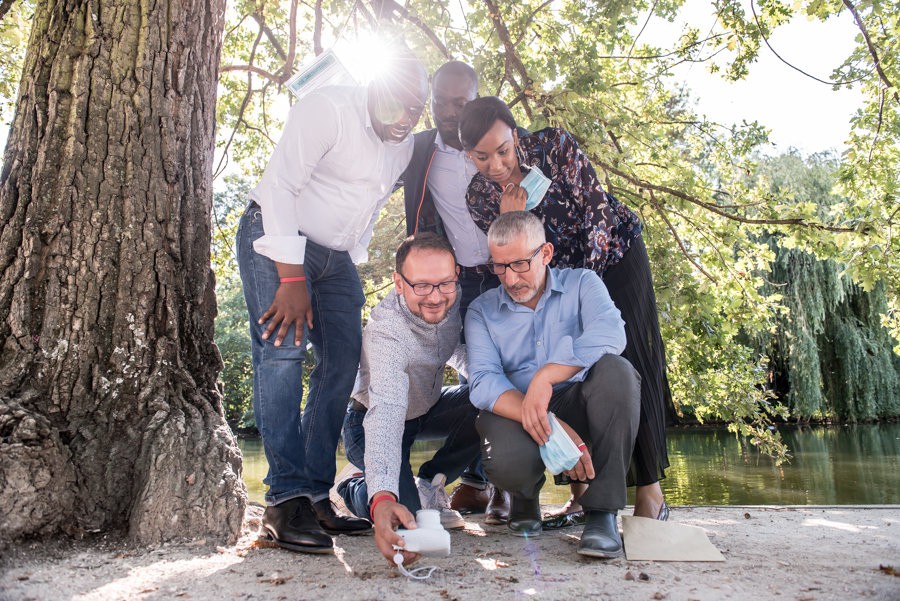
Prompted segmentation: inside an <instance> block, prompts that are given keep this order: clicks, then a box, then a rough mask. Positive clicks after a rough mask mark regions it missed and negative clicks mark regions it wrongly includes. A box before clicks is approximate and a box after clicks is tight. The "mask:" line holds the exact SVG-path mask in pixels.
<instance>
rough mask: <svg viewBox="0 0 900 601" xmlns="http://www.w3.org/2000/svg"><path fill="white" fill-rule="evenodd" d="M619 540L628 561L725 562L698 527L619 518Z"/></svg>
mask: <svg viewBox="0 0 900 601" xmlns="http://www.w3.org/2000/svg"><path fill="white" fill-rule="evenodd" d="M622 538H623V540H624V543H625V557H626V558H627V559H628V560H629V561H636V560H644V561H725V558H724V557H723V556H722V554H721V553H719V550H718V549H716V548H715V547H714V546H713V544H712V543H711V542H709V538H708V537H707V536H706V531H705V530H704V529H703V528H699V527H697V526H687V525H685V524H676V523H674V522H660V521H659V520H654V519H651V518H638V517H633V516H622Z"/></svg>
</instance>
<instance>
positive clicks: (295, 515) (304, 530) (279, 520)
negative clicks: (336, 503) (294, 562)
mask: <svg viewBox="0 0 900 601" xmlns="http://www.w3.org/2000/svg"><path fill="white" fill-rule="evenodd" d="M262 527H263V530H264V531H265V532H266V534H268V535H269V538H271V539H272V540H274V541H275V543H276V544H278V546H280V547H284V548H285V549H290V550H291V551H300V552H301V553H331V551H332V548H333V547H334V541H332V540H331V537H330V536H328V535H327V534H325V532H324V531H323V530H322V528H320V527H319V522H318V520H316V514H315V513H314V512H313V508H312V503H311V502H310V500H309V499H307V498H306V497H297V498H295V499H288V500H287V501H284V502H283V503H279V504H278V505H270V506H269V507H266V511H265V513H263V518H262Z"/></svg>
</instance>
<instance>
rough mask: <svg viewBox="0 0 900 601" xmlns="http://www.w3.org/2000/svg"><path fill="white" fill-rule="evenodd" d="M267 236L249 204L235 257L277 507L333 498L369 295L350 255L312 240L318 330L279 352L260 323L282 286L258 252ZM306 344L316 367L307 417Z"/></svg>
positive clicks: (290, 335) (287, 340) (269, 495)
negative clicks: (363, 310) (330, 492)
mask: <svg viewBox="0 0 900 601" xmlns="http://www.w3.org/2000/svg"><path fill="white" fill-rule="evenodd" d="M263 233H264V232H263V224H262V213H261V212H260V209H259V207H258V206H256V204H255V203H251V205H250V206H249V207H248V208H247V210H246V211H245V212H244V215H243V216H242V217H241V222H240V225H239V227H238V232H237V255H238V267H239V268H240V273H241V280H242V282H243V285H244V299H245V300H246V301H247V311H248V313H249V315H250V345H251V351H252V360H253V412H254V415H255V417H256V427H257V428H258V429H259V433H260V435H261V436H262V442H263V449H264V451H265V453H266V459H267V460H268V462H269V473H268V474H267V475H266V478H265V479H264V480H263V482H264V483H265V484H266V485H267V486H268V487H269V489H268V491H267V492H266V502H267V503H268V504H270V505H276V504H278V503H281V502H282V501H286V500H288V499H293V498H295V497H300V496H305V497H309V498H310V499H311V500H312V501H313V502H317V501H320V500H322V499H325V498H327V497H328V490H329V489H330V488H331V486H332V485H333V483H334V476H335V467H336V466H335V453H336V451H337V444H338V438H339V436H340V433H341V423H342V421H343V418H344V411H345V409H346V407H347V399H348V398H349V397H350V394H351V392H352V391H353V383H354V380H355V378H356V372H357V369H358V367H359V355H360V348H361V346H362V323H361V314H360V309H361V308H362V306H363V303H364V301H365V297H364V296H363V291H362V286H361V285H360V282H359V276H358V275H357V272H356V267H355V266H354V265H353V262H352V261H351V260H350V256H349V254H348V253H347V252H344V251H335V250H331V249H329V248H325V247H323V246H320V245H318V244H316V243H314V242H312V241H311V240H307V243H306V258H305V259H304V263H303V265H304V270H305V272H306V285H307V290H308V292H309V300H310V304H311V305H312V311H313V328H312V329H307V328H304V335H303V343H302V344H301V345H300V346H294V343H293V341H294V328H293V326H291V328H290V329H289V330H288V332H287V335H286V336H285V337H284V340H283V342H282V344H281V346H280V347H276V346H275V345H274V339H275V336H271V337H270V338H269V339H268V340H263V339H262V334H263V332H264V331H265V325H259V324H258V323H257V321H258V320H259V318H260V316H261V315H262V314H263V313H264V312H265V311H266V309H268V308H269V306H270V305H271V304H272V300H273V299H274V298H275V291H276V290H278V286H279V285H280V283H279V279H278V272H277V270H276V268H275V263H274V262H273V261H272V260H271V259H269V258H268V257H265V256H263V255H261V254H259V253H257V252H256V251H255V250H254V249H253V241H254V240H256V239H258V238H259V237H261V236H262V235H263ZM307 341H308V342H310V343H311V344H312V347H313V351H314V352H315V356H316V366H315V368H314V369H313V370H312V373H311V374H310V379H309V395H308V397H307V400H306V408H305V409H304V410H303V412H302V415H301V411H300V403H301V399H302V397H303V384H302V377H303V363H304V359H305V357H306V345H307Z"/></svg>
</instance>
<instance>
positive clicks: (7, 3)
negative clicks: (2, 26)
mask: <svg viewBox="0 0 900 601" xmlns="http://www.w3.org/2000/svg"><path fill="white" fill-rule="evenodd" d="M15 3H16V0H0V21H2V20H3V17H5V16H6V13H8V12H9V9H11V8H12V7H13V4H15Z"/></svg>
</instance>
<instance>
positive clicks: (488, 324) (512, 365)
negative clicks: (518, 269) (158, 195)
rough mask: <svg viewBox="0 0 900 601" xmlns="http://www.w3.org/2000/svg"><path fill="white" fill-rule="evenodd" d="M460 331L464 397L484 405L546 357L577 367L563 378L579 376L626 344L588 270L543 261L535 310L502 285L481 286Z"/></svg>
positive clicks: (524, 384)
mask: <svg viewBox="0 0 900 601" xmlns="http://www.w3.org/2000/svg"><path fill="white" fill-rule="evenodd" d="M465 333H466V346H467V352H468V358H469V361H468V362H469V372H470V375H469V387H470V391H469V399H470V400H471V401H472V404H473V405H475V406H476V407H478V408H479V409H483V410H487V411H492V410H493V408H494V403H496V402H497V399H498V398H499V397H500V395H502V394H503V393H504V392H506V391H507V390H512V389H513V388H515V389H517V390H519V391H520V392H522V393H523V394H524V393H525V392H526V390H528V385H529V384H530V383H531V379H532V378H533V377H534V374H535V373H536V372H537V370H538V369H540V368H541V367H543V366H544V365H546V364H548V363H556V364H560V365H571V366H577V367H582V368H583V369H582V370H581V371H579V372H578V373H577V374H575V375H574V376H572V377H571V378H569V380H568V382H580V381H582V380H584V378H585V376H586V375H587V371H588V369H590V368H591V366H593V365H594V363H596V362H597V361H598V360H599V359H600V357H602V356H603V355H605V354H607V353H612V354H615V355H619V354H621V353H622V351H624V350H625V322H624V321H622V317H621V315H620V313H619V310H618V309H617V308H616V306H615V304H614V303H613V301H612V299H611V298H610V296H609V292H608V291H607V290H606V286H605V285H604V284H603V281H602V280H601V279H600V276H598V275H597V274H596V273H595V272H593V271H591V270H589V269H555V268H550V267H548V268H547V283H546V286H545V288H544V292H543V294H542V295H541V298H540V300H539V301H538V304H537V306H536V307H535V309H534V311H532V310H531V309H529V308H528V307H526V306H524V305H520V304H519V303H517V302H515V301H514V300H513V299H512V298H511V297H510V296H509V294H507V292H506V290H504V289H503V287H502V286H501V287H499V288H495V289H493V290H489V291H488V292H485V293H484V294H482V295H481V296H479V297H478V298H476V299H475V300H474V301H472V304H471V305H469V311H468V314H467V315H466V324H465Z"/></svg>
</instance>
